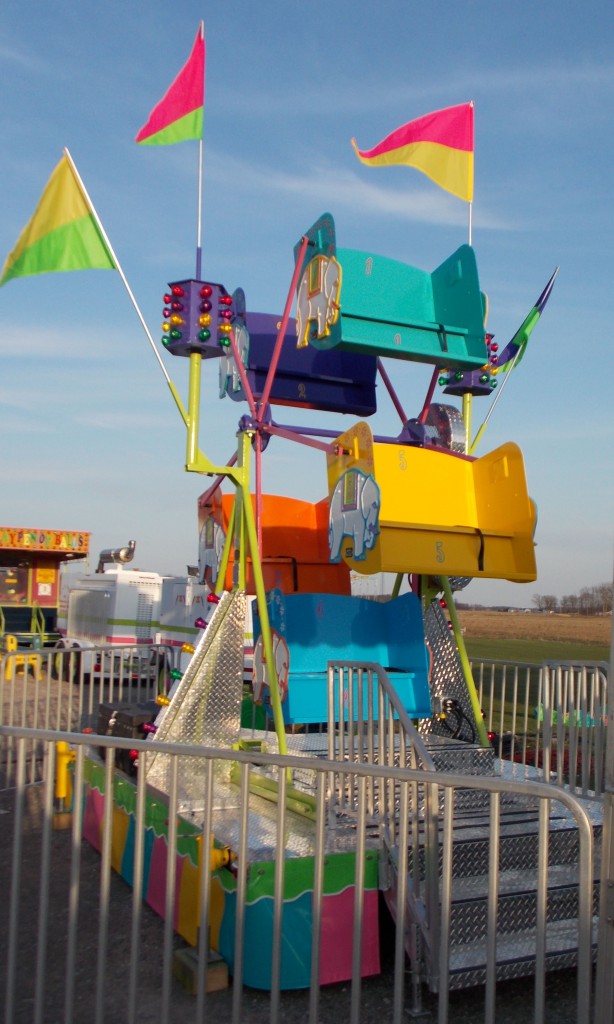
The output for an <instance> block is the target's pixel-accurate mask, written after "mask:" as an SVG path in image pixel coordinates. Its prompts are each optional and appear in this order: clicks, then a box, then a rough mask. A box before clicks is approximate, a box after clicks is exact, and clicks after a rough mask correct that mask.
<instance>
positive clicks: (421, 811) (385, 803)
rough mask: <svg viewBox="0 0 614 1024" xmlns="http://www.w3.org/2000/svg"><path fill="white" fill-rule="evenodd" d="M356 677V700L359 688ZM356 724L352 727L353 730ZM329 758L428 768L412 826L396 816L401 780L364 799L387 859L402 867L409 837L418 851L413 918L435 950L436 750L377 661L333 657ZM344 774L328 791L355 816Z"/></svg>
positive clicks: (336, 805)
mask: <svg viewBox="0 0 614 1024" xmlns="http://www.w3.org/2000/svg"><path fill="white" fill-rule="evenodd" d="M354 673H355V674H356V675H355V676H354ZM350 675H351V676H352V685H351V686H350V684H349V676H350ZM354 681H355V682H356V689H357V698H358V699H356V697H355V695H354V693H353V690H354V685H353V684H354ZM365 703H366V711H367V714H366V717H365V716H364V713H363V712H364V709H365ZM340 708H343V713H342V714H339V709H340ZM350 723H351V726H352V727H351V728H347V726H348V725H349V724H350ZM376 724H377V726H378V728H377V730H376V729H375V728H374V727H375V725H376ZM380 726H381V727H380ZM376 732H377V736H375V735H374V734H375V733H376ZM365 753H366V756H365ZM328 758H329V760H330V761H343V760H348V761H359V762H360V761H367V762H369V761H370V762H371V763H375V764H377V765H379V766H381V767H384V768H393V769H397V768H398V767H402V768H413V769H415V768H418V769H421V770H423V771H424V772H425V777H424V783H423V784H422V785H421V786H418V785H416V787H415V788H414V790H413V795H412V799H411V800H410V801H409V806H408V813H409V823H405V824H403V823H402V822H400V821H399V820H398V818H397V797H398V783H397V780H396V779H395V778H394V777H393V776H392V774H391V776H390V777H389V778H385V779H379V780H377V782H374V784H373V786H372V787H371V788H368V790H367V794H366V799H367V810H368V813H370V814H371V815H372V817H373V821H374V823H377V824H378V825H379V827H380V836H381V842H382V847H383V848H384V850H385V851H386V856H387V859H388V861H389V862H392V863H395V864H396V865H397V866H398V863H399V862H403V859H404V857H405V854H404V853H403V851H402V849H401V843H403V838H402V837H403V836H407V835H409V837H410V844H411V847H412V849H413V851H414V853H413V855H410V857H409V864H408V869H409V875H410V883H409V885H408V889H407V899H408V901H409V903H411V904H413V908H414V909H413V911H412V913H413V918H414V920H415V919H416V918H417V917H419V918H420V919H421V920H422V922H423V928H422V937H423V939H424V941H426V942H427V943H428V945H429V946H430V947H431V949H432V950H436V949H437V948H438V944H439V930H440V913H439V908H440V899H439V870H438V862H439V860H438V848H439V796H438V786H437V778H438V774H437V771H436V768H435V763H434V761H433V758H432V756H431V753H430V751H429V749H428V747H427V746H426V744H425V742H424V740H423V738H422V736H421V735H420V733H419V732H418V730H417V729H416V726H415V725H414V723H413V721H412V719H411V718H410V717H409V715H408V713H407V711H406V710H405V707H404V706H403V704H402V702H401V700H400V698H399V695H398V693H397V691H396V689H395V688H394V685H393V683H392V680H391V679H390V676H389V674H388V673H387V672H386V670H385V669H384V668H383V667H382V666H381V665H379V664H377V663H376V662H358V661H329V662H328ZM340 778H341V785H340V786H339V788H338V790H337V792H331V793H330V795H329V796H330V800H331V810H335V811H337V812H340V813H341V814H344V813H350V814H351V813H355V812H356V808H357V806H358V802H357V798H356V794H354V793H353V792H352V789H351V787H348V785H346V784H345V781H344V780H343V777H342V776H340ZM431 779H432V781H430V780H431ZM348 790H349V791H348ZM421 832H423V835H424V844H425V860H424V864H425V871H424V877H421V872H420V865H419V860H418V849H419V846H420V833H421ZM419 908H422V909H421V910H420V909H419Z"/></svg>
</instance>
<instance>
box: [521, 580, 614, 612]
mask: <svg viewBox="0 0 614 1024" xmlns="http://www.w3.org/2000/svg"><path fill="white" fill-rule="evenodd" d="M533 604H534V605H535V607H536V608H537V610H538V611H540V612H562V613H563V614H567V615H606V614H607V613H608V612H611V611H612V584H611V583H598V584H597V586H594V587H582V590H581V591H580V592H579V593H578V594H566V595H565V597H561V598H558V597H555V596H554V594H533Z"/></svg>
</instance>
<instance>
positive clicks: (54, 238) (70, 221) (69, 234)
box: [0, 150, 117, 285]
mask: <svg viewBox="0 0 614 1024" xmlns="http://www.w3.org/2000/svg"><path fill="white" fill-rule="evenodd" d="M89 269H99V270H115V269H117V265H116V262H115V259H114V257H113V254H112V252H111V250H110V247H109V245H108V243H107V241H106V239H105V237H104V235H103V232H102V230H101V228H100V225H99V222H98V220H97V218H96V216H95V215H94V213H93V211H92V208H91V206H90V203H89V200H88V198H87V195H86V193H85V191H84V189H83V186H82V184H81V181H80V179H79V176H78V174H77V173H76V171H75V168H74V165H73V164H72V161H71V159H70V157H69V154H68V152H67V151H66V150H65V151H64V155H63V157H62V159H61V160H60V162H59V164H58V165H57V167H56V169H55V170H54V172H53V174H52V175H51V177H50V179H49V181H48V182H47V185H46V186H45V190H44V192H43V194H42V196H41V198H40V200H39V203H38V206H37V207H36V210H35V211H34V215H33V216H32V218H31V220H30V221H29V223H28V224H27V225H26V227H25V228H24V229H23V231H22V232H21V234H20V236H19V238H18V240H17V244H16V246H15V248H14V249H13V251H12V252H11V253H10V254H9V255H8V256H7V258H6V260H5V263H4V267H3V268H2V274H1V275H0V285H3V284H5V283H6V282H7V281H10V280H11V278H13V277H27V276H29V275H30V274H47V273H50V272H52V271H56V270H89Z"/></svg>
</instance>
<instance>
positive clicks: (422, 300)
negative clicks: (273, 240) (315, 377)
mask: <svg viewBox="0 0 614 1024" xmlns="http://www.w3.org/2000/svg"><path fill="white" fill-rule="evenodd" d="M305 236H306V237H307V238H308V240H309V245H308V247H307V249H306V251H305V253H304V255H303V257H302V262H301V267H300V271H299V277H298V285H297V340H298V347H299V348H300V347H302V346H303V345H307V344H309V345H312V346H314V347H315V348H317V349H326V350H329V349H334V348H337V347H338V348H339V349H340V350H342V351H344V350H345V351H349V352H355V353H359V352H360V353H362V354H363V355H365V356H391V357H393V358H395V359H408V360H412V361H415V362H423V363H431V364H433V365H434V366H438V367H445V368H449V367H454V368H457V369H479V368H480V367H482V366H483V365H484V364H485V363H486V362H487V360H488V349H487V347H486V331H485V326H484V323H485V314H486V308H487V299H486V296H485V295H483V294H482V292H481V291H480V282H479V277H478V268H477V263H476V258H475V252H474V250H473V249H472V247H471V246H470V245H461V246H460V247H459V248H458V249H457V250H456V251H455V252H453V253H452V255H451V256H448V258H447V259H446V260H444V262H443V263H442V264H441V265H440V266H438V267H437V268H436V269H435V270H434V271H432V272H429V271H426V270H421V269H419V268H418V267H413V266H411V265H410V264H409V263H403V262H401V261H400V260H395V259H390V258H388V257H386V256H378V255H375V254H373V253H370V252H362V251H360V250H358V249H342V248H337V243H336V235H335V223H334V220H333V218H332V216H331V214H330V213H324V214H322V216H321V217H320V218H319V219H318V220H317V221H316V223H315V224H313V225H312V226H311V228H309V230H308V231H307V232H305ZM294 251H295V260H296V259H298V257H299V253H300V252H301V251H302V250H301V248H300V244H299V245H297V246H296V247H295V250H294Z"/></svg>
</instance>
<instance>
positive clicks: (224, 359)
mask: <svg viewBox="0 0 614 1024" xmlns="http://www.w3.org/2000/svg"><path fill="white" fill-rule="evenodd" d="M234 337H235V344H236V346H237V351H238V353H239V358H240V359H241V362H242V363H243V366H247V358H248V355H249V331H248V329H247V327H246V326H245V324H242V323H238V322H235V324H234ZM242 387H243V385H242V384H241V377H240V376H239V369H238V367H237V364H236V361H235V357H234V356H233V354H232V349H231V348H224V349H223V350H222V356H221V359H220V398H223V397H224V395H226V394H229V395H230V393H231V392H232V393H233V394H234V395H236V394H237V393H238V392H240V391H241V390H242Z"/></svg>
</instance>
